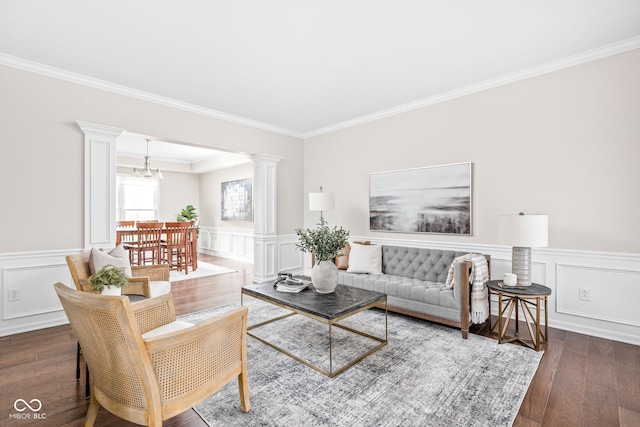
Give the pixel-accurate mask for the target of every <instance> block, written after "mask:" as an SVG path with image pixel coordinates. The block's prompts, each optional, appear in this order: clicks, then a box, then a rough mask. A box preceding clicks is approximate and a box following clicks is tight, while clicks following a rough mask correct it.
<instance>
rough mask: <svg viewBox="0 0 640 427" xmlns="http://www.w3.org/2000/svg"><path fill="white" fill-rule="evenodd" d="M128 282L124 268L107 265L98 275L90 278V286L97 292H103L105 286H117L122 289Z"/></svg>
mask: <svg viewBox="0 0 640 427" xmlns="http://www.w3.org/2000/svg"><path fill="white" fill-rule="evenodd" d="M127 282H128V279H127V276H126V275H125V274H124V268H122V267H116V266H114V265H111V264H109V265H105V266H104V267H102V268H101V269H100V270H99V271H98V272H97V273H96V274H94V275H92V276H90V277H89V286H91V289H92V290H94V291H96V292H102V290H103V289H104V287H105V286H117V287H119V288H122V287H123V286H124V285H126V284H127Z"/></svg>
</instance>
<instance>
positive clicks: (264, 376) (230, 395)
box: [181, 298, 542, 427]
mask: <svg viewBox="0 0 640 427" xmlns="http://www.w3.org/2000/svg"><path fill="white" fill-rule="evenodd" d="M248 300H249V301H247V298H245V305H249V325H251V324H255V323H257V322H259V321H262V320H265V319H269V318H272V317H275V316H276V315H278V314H281V313H283V312H284V310H282V309H280V308H278V307H275V306H272V305H270V304H266V303H263V302H260V301H257V300H255V299H252V298H248ZM232 308H234V306H224V307H220V308H217V309H212V310H207V311H205V312H199V313H194V314H191V315H185V316H182V317H181V318H183V319H185V320H189V321H192V322H199V321H202V320H204V319H207V318H209V317H211V316H213V315H215V314H220V313H222V312H224V311H228V310H230V309H232ZM384 319H385V315H384V312H383V311H381V310H368V311H366V312H363V313H360V314H357V315H355V316H353V317H351V318H349V319H346V320H345V321H343V322H342V323H344V324H347V325H349V326H351V327H355V328H356V329H361V330H364V331H365V332H368V333H371V334H373V335H376V336H384V327H385V323H384ZM388 320H389V344H388V345H387V346H385V347H383V348H382V349H380V350H379V351H377V352H376V353H374V354H372V355H370V356H369V357H367V358H365V359H364V360H362V361H361V362H359V363H357V364H356V365H354V366H352V367H351V368H349V369H348V370H346V371H345V372H343V373H341V374H340V375H338V376H337V377H335V378H333V379H331V378H328V377H326V376H324V375H322V374H320V373H318V372H316V371H314V370H313V369H311V368H308V367H307V366H304V365H303V364H301V363H299V362H297V361H295V360H293V359H291V358H290V357H288V356H286V355H284V354H282V353H280V352H278V351H276V350H274V349H272V348H271V347H269V346H267V345H265V344H263V343H261V342H259V341H257V340H256V339H254V338H252V337H248V338H247V353H248V367H249V391H250V398H251V410H250V411H249V412H248V413H246V414H245V413H243V412H242V410H241V409H240V397H239V393H238V386H237V381H235V380H234V381H231V382H230V383H229V384H227V385H226V386H225V387H224V388H223V389H222V390H220V391H219V392H218V393H216V394H214V395H213V396H211V397H210V398H209V399H207V400H206V401H204V402H203V403H201V404H199V405H198V406H197V407H196V408H195V409H196V410H197V411H198V412H199V413H200V415H201V416H202V417H203V419H205V420H206V421H207V422H208V423H209V424H210V425H212V426H349V427H356V426H447V427H448V426H491V427H494V426H510V425H512V424H513V420H514V419H515V416H516V415H517V413H518V410H519V408H520V404H521V403H522V400H523V398H524V395H525V394H526V392H527V389H528V387H529V384H530V382H531V379H532V378H533V375H534V374H535V372H536V369H537V367H538V364H539V362H540V359H541V358H542V352H535V351H533V350H530V349H528V348H523V347H518V346H515V345H510V344H503V345H499V344H498V343H497V341H496V340H493V339H489V338H484V337H480V336H477V335H472V334H471V335H470V336H469V338H468V339H467V340H464V339H462V336H461V333H460V331H459V330H456V329H453V328H448V327H444V326H440V325H436V324H433V323H430V322H426V321H422V320H419V319H413V318H410V317H406V316H401V315H396V314H393V313H389V317H388ZM253 332H254V333H256V334H257V335H259V336H261V337H263V338H267V339H269V340H270V341H272V342H275V343H277V344H278V345H280V346H282V347H284V348H286V349H287V350H289V351H291V352H292V353H294V354H297V355H299V356H302V357H303V358H305V359H307V360H309V361H311V362H313V363H314V364H317V365H320V366H321V367H323V368H325V369H327V368H328V364H329V352H328V327H327V326H326V325H324V324H321V323H319V322H316V321H313V320H310V319H307V318H305V317H303V316H300V315H296V316H292V317H290V318H287V319H285V320H281V321H278V322H274V323H272V324H269V325H266V326H263V327H260V328H257V329H254V330H253ZM332 334H333V338H334V355H333V363H334V365H333V366H334V369H336V367H339V366H342V365H343V364H344V363H346V362H347V361H348V360H351V359H352V358H353V357H354V355H358V354H361V353H363V352H364V351H366V350H367V349H369V348H371V347H373V346H374V345H375V343H376V342H375V341H373V340H370V339H367V338H363V337H360V336H358V335H354V334H351V333H349V332H346V331H343V330H341V329H338V328H335V327H334V328H333V329H332Z"/></svg>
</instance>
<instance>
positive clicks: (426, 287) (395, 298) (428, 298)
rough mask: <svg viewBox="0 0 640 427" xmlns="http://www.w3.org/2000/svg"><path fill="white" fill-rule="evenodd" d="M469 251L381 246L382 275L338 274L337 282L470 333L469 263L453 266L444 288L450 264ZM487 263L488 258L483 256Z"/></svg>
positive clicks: (394, 308) (391, 307)
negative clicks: (380, 294)
mask: <svg viewBox="0 0 640 427" xmlns="http://www.w3.org/2000/svg"><path fill="white" fill-rule="evenodd" d="M467 253H468V252H456V251H446V250H439V249H425V248H411V247H402V246H386V245H383V246H382V272H383V274H358V273H348V272H346V271H342V270H341V271H339V273H338V283H340V284H343V285H347V286H354V287H357V288H361V289H369V290H373V291H378V292H383V293H386V294H387V309H388V310H389V311H394V312H397V313H402V314H407V315H410V316H414V317H419V318H421V319H426V320H430V321H434V322H438V323H442V324H445V325H449V326H454V327H456V328H460V329H461V331H462V337H463V338H465V339H466V338H467V336H468V333H469V324H470V322H469V314H470V293H471V286H470V285H469V273H470V271H471V262H468V261H465V262H461V263H456V264H455V265H454V286H453V288H452V289H450V288H448V287H447V286H446V285H445V282H446V280H447V274H448V272H449V268H450V267H451V265H452V264H453V261H454V260H455V259H456V258H457V257H459V256H461V255H465V254H467ZM485 256H486V257H487V260H488V261H489V260H490V258H489V256H488V255H485Z"/></svg>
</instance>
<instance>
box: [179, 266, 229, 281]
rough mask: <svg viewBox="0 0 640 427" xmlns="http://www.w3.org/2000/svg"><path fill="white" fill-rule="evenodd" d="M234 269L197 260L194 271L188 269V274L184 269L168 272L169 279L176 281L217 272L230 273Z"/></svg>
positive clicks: (214, 274)
mask: <svg viewBox="0 0 640 427" xmlns="http://www.w3.org/2000/svg"><path fill="white" fill-rule="evenodd" d="M234 271H237V270H234V269H232V268H226V267H221V266H219V265H215V264H209V263H208V262H202V261H199V262H198V268H197V269H196V271H192V270H191V269H189V274H184V271H176V270H171V273H169V281H170V282H177V281H180V280H187V279H197V278H199V277H207V276H216V275H218V274H225V273H232V272H234Z"/></svg>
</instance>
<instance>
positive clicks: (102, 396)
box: [55, 283, 250, 426]
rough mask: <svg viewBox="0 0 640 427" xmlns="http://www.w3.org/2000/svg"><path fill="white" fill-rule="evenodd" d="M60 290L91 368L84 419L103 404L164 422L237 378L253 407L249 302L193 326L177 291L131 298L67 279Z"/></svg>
mask: <svg viewBox="0 0 640 427" xmlns="http://www.w3.org/2000/svg"><path fill="white" fill-rule="evenodd" d="M55 290H56V293H57V294H58V297H59V298H60V301H61V303H62V306H63V308H64V310H65V313H66V314H67V317H68V318H69V322H70V323H71V327H72V328H73V330H74V332H75V334H76V336H77V338H78V341H79V342H80V344H81V345H82V348H83V351H84V354H85V358H86V360H87V363H88V364H89V366H90V367H91V397H90V404H89V409H88V410H87V416H86V420H85V425H87V426H92V425H93V423H94V422H95V419H96V416H97V413H98V410H99V408H100V406H102V407H104V408H105V409H106V410H108V411H109V412H111V413H113V414H115V415H117V416H119V417H121V418H124V419H126V420H128V421H131V422H133V423H137V424H141V425H148V426H161V425H162V421H163V420H166V419H168V418H170V417H173V416H175V415H177V414H179V413H181V412H184V411H185V410H187V409H189V408H191V407H192V406H194V405H195V404H197V403H199V402H201V401H203V400H204V399H206V398H207V397H209V396H210V395H212V394H214V393H215V392H216V391H218V390H219V389H220V388H222V387H223V386H224V385H225V384H227V383H228V382H229V381H231V380H233V379H234V378H237V379H238V386H239V392H240V404H241V408H242V410H243V411H244V412H247V411H249V409H250V402H249V387H248V382H247V350H246V336H247V335H246V333H247V313H248V309H247V308H246V307H240V308H238V309H235V310H233V311H231V312H229V313H226V314H223V315H221V316H218V317H215V318H212V319H209V320H206V321H203V322H201V323H198V324H196V325H193V324H190V323H187V322H181V321H179V320H178V321H176V318H175V309H174V306H173V298H172V296H171V294H167V295H162V296H159V297H156V298H151V299H147V300H144V301H141V302H138V303H135V304H131V303H130V301H129V299H128V298H127V297H125V296H104V295H96V294H92V293H87V292H79V291H77V290H74V289H72V288H70V287H68V286H66V285H65V284H63V283H56V284H55Z"/></svg>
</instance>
